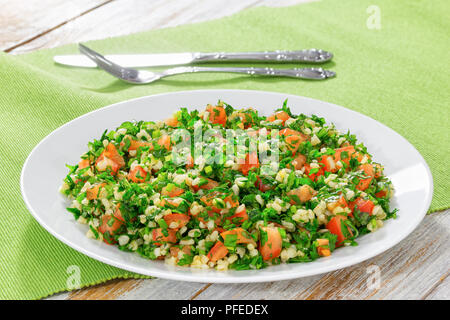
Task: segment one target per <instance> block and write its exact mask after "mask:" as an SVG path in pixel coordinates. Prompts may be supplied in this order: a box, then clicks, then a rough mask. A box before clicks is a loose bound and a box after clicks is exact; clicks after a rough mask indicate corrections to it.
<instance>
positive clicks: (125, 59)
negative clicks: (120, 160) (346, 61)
mask: <svg viewBox="0 0 450 320" xmlns="http://www.w3.org/2000/svg"><path fill="white" fill-rule="evenodd" d="M105 57H106V58H107V59H109V60H111V61H112V62H114V63H117V64H118V65H120V66H122V67H128V68H132V67H134V68H139V67H157V66H172V65H183V64H190V63H201V62H213V61H216V62H218V61H249V62H251V61H256V62H302V63H323V62H326V61H329V60H331V59H332V57H333V54H332V53H331V52H327V51H323V50H317V49H306V50H299V51H264V52H242V53H224V52H212V53H201V52H194V53H191V52H185V53H152V54H112V55H105ZM53 60H54V61H55V62H56V63H58V64H62V65H67V66H72V67H84V68H95V67H97V65H96V64H95V63H94V62H93V61H92V60H90V59H89V58H88V57H86V56H84V55H76V54H75V55H58V56H54V57H53Z"/></svg>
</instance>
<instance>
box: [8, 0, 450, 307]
mask: <svg viewBox="0 0 450 320" xmlns="http://www.w3.org/2000/svg"><path fill="white" fill-rule="evenodd" d="M375 2H376V3H374V1H373V0H370V1H364V0H339V1H331V0H329V1H321V2H313V3H309V4H304V5H298V6H294V7H287V8H277V9H273V8H256V9H250V10H247V11H244V12H242V13H239V14H237V15H234V16H232V17H228V18H224V19H221V20H217V21H212V22H205V23H201V24H194V25H187V26H181V27H177V28H169V29H163V30H156V31H150V32H144V33H139V34H134V35H130V36H126V37H120V38H114V39H108V40H102V41H95V42H92V43H89V45H91V46H92V47H93V48H94V49H97V50H99V51H101V52H104V53H120V52H177V51H178V52H183V51H252V50H255V51H259V50H273V49H300V48H309V47H316V48H323V49H325V50H329V51H331V52H333V53H334V54H335V59H334V60H333V62H330V63H327V64H326V65H324V67H326V68H329V69H332V70H335V71H336V72H337V74H338V77H337V78H336V79H332V80H329V81H323V82H312V81H299V80H295V79H267V78H264V79H262V78H250V77H247V76H237V75H226V74H201V75H199V74H195V75H181V76H176V77H173V78H168V79H167V80H162V81H159V82H157V83H154V84H152V85H146V86H132V85H129V84H125V83H123V82H120V81H118V80H115V79H113V78H112V77H111V76H109V75H107V74H105V73H104V72H102V71H99V70H95V69H93V70H87V69H85V70H83V69H72V68H65V67H61V66H56V65H54V64H53V62H52V56H53V55H55V54H63V53H76V52H77V48H76V46H75V45H70V46H64V47H61V48H57V49H51V50H41V51H37V52H34V53H32V54H27V55H23V56H11V55H6V54H0V87H1V88H2V92H1V94H0V112H1V122H0V130H1V131H0V132H1V133H2V139H1V140H0V157H1V164H2V165H1V167H0V194H1V202H0V210H1V211H0V217H1V219H0V232H1V240H0V252H1V253H0V256H1V262H0V298H10V299H11V298H39V297H43V296H46V295H48V294H51V293H54V292H57V291H61V290H66V289H67V288H68V287H67V286H68V285H70V278H69V275H70V274H71V269H70V268H69V271H68V267H69V266H71V265H76V266H79V268H80V271H81V285H82V286H86V285H89V284H93V283H99V282H102V281H105V280H107V279H111V278H117V277H135V276H137V275H134V274H130V273H128V272H126V271H123V270H119V269H116V268H113V267H110V266H107V265H105V264H102V263H100V262H97V261H94V260H92V259H90V258H88V257H86V256H84V255H82V254H79V253H77V252H75V251H74V250H72V249H70V248H69V247H67V246H65V245H63V244H62V243H60V242H59V241H57V240H56V239H54V238H53V237H52V236H51V235H50V234H48V233H47V232H46V231H45V230H44V229H43V228H41V227H40V226H39V225H38V223H37V222H36V221H34V219H33V218H32V217H31V215H30V214H29V213H28V211H27V209H26V207H25V205H24V203H23V201H22V200H21V196H20V190H19V178H20V170H21V167H22V164H23V162H24V161H25V159H26V157H27V155H28V154H29V152H30V151H31V149H32V148H33V147H34V146H35V145H36V144H37V143H38V142H39V141H40V140H41V139H42V138H44V137H45V136H46V135H47V134H49V133H50V132H51V131H52V130H54V129H56V128H57V127H59V126H60V125H62V124H64V123H66V122H67V121H69V120H72V119H74V118H75V117H78V116H80V115H82V114H84V113H86V112H88V111H91V110H94V109H97V108H99V107H102V106H105V105H108V104H110V103H113V102H117V101H122V100H126V99H129V98H134V97H139V96H144V95H150V94H154V93H160V92H168V91H178V90H186V89H204V88H228V89H257V90H268V91H278V92H285V93H291V94H297V95H303V96H308V97H313V98H317V99H321V100H325V101H329V102H332V103H336V104H339V105H342V106H345V107H347V108H350V109H353V110H356V111H359V112H361V113H364V114H366V115H368V116H370V117H372V118H374V119H376V120H378V121H380V122H382V123H384V124H386V125H388V126H389V127H391V128H392V129H394V130H396V131H397V132H398V133H400V134H401V135H403V136H404V137H406V138H407V139H408V140H409V141H410V142H411V143H412V144H413V145H414V146H415V147H416V148H417V149H418V150H419V151H420V152H421V154H422V155H423V156H424V157H425V159H426V161H427V162H428V164H429V166H430V167H431V170H432V172H433V177H434V183H435V186H434V187H435V191H434V197H433V202H432V205H431V208H430V211H437V210H442V209H445V208H448V207H449V205H450V197H449V185H450V183H449V181H450V177H449V170H448V168H449V167H448V159H449V135H448V132H449V130H448V123H449V105H448V102H449V93H450V87H449V84H450V81H449V75H448V71H447V68H448V66H449V62H450V61H449V54H448V51H449V49H450V46H449V38H448V30H450V25H449V20H448V17H446V16H445V13H446V12H449V10H450V6H449V2H448V1H444V0H442V1H438V0H435V1H430V0H429V1H424V0H423V1H406V0H403V1H389V0H377V1H375ZM373 4H376V5H377V6H378V8H379V12H380V14H381V20H380V22H381V29H380V30H377V29H373V28H369V27H370V26H373V22H374V20H370V21H369V27H368V26H367V19H368V18H369V16H370V15H371V14H374V12H376V11H377V9H376V8H375V11H371V9H369V10H368V11H369V13H368V12H367V9H368V7H369V6H371V5H373ZM371 23H372V24H371ZM292 66H293V65H286V67H292ZM61 214H67V213H64V212H62V213H61ZM68 278H69V282H67V280H68Z"/></svg>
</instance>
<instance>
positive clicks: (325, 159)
mask: <svg viewBox="0 0 450 320" xmlns="http://www.w3.org/2000/svg"><path fill="white" fill-rule="evenodd" d="M319 162H320V163H322V164H323V169H324V170H325V171H328V172H336V171H338V170H339V168H338V166H336V162H335V161H334V158H333V157H332V156H328V155H323V156H322V157H320V159H319Z"/></svg>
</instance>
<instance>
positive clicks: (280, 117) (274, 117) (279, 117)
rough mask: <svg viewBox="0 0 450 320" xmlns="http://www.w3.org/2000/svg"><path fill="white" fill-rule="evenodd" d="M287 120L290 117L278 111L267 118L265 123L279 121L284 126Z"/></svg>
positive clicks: (284, 112)
mask: <svg viewBox="0 0 450 320" xmlns="http://www.w3.org/2000/svg"><path fill="white" fill-rule="evenodd" d="M289 118H290V116H289V114H288V113H287V112H286V111H278V112H275V114H274V115H271V116H270V117H267V121H269V122H273V121H275V120H281V123H282V124H283V126H284V123H285V122H286V120H288V119H289Z"/></svg>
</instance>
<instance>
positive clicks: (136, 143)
mask: <svg viewBox="0 0 450 320" xmlns="http://www.w3.org/2000/svg"><path fill="white" fill-rule="evenodd" d="M145 147H149V151H152V150H153V144H152V143H151V142H146V141H137V140H130V147H129V148H128V151H132V150H137V149H139V148H145Z"/></svg>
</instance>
